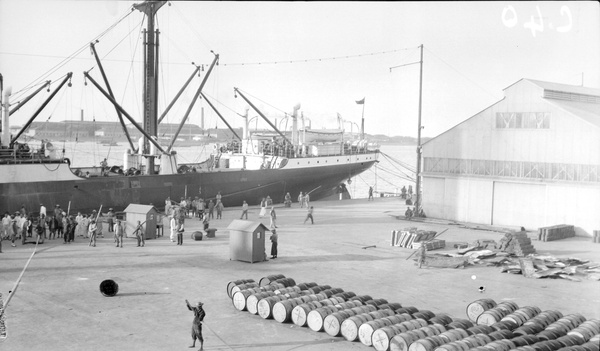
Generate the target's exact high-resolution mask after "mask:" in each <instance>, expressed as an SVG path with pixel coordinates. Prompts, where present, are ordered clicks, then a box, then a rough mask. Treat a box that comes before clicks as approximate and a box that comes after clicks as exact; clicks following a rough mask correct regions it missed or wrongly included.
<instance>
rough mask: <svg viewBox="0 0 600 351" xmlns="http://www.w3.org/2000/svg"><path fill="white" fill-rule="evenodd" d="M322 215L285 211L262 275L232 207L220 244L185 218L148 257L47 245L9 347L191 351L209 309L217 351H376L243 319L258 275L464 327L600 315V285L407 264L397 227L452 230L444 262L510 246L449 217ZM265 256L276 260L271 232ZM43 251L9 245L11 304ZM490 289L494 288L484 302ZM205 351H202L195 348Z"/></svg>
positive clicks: (26, 286)
mask: <svg viewBox="0 0 600 351" xmlns="http://www.w3.org/2000/svg"><path fill="white" fill-rule="evenodd" d="M311 205H313V206H314V207H315V209H314V218H315V224H313V225H311V224H310V223H306V224H303V221H304V219H305V216H306V209H301V208H300V207H299V205H298V204H297V203H294V204H293V206H292V208H284V207H283V206H281V205H280V206H277V207H276V211H277V226H278V230H277V232H278V234H279V254H278V258H277V259H269V260H268V261H266V262H260V263H254V264H250V263H246V262H240V261H232V260H230V255H229V233H228V230H227V229H226V228H227V226H228V225H229V223H231V221H232V220H234V219H238V218H239V216H240V214H241V209H240V208H227V209H225V211H224V213H223V219H220V220H211V225H210V227H214V228H217V229H218V231H217V232H216V237H215V238H204V240H202V241H194V240H192V239H190V235H191V232H193V231H194V230H197V229H200V228H201V223H200V222H199V221H198V220H197V219H188V220H186V232H185V234H184V242H183V245H182V246H177V245H176V244H175V243H173V242H171V240H170V239H169V233H168V229H167V228H165V229H166V230H165V235H164V236H163V237H160V238H157V239H153V240H147V241H146V246H145V247H137V246H136V241H135V239H125V244H124V247H123V248H117V247H115V244H114V242H113V237H112V233H110V235H109V234H108V233H106V229H105V233H104V238H103V239H99V240H98V243H97V246H96V247H89V246H88V243H87V241H86V239H83V238H80V237H76V238H75V243H71V244H63V241H62V239H57V240H46V242H45V243H44V244H43V245H38V247H37V253H36V254H35V255H34V256H33V258H32V260H31V262H30V264H29V266H28V268H27V270H26V271H25V273H24V275H23V277H22V280H21V282H20V284H19V285H18V289H17V290H16V293H15V294H14V296H13V297H12V300H11V301H10V303H9V305H8V306H7V308H6V313H5V321H6V326H7V332H8V337H7V338H6V339H5V340H4V341H0V350H3V351H4V350H6V351H9V350H10V351H12V350H61V351H66V350H78V351H79V350H186V349H188V346H190V345H191V341H192V340H191V336H190V330H191V322H192V319H193V314H192V312H190V311H189V310H188V309H187V307H186V304H185V299H188V300H189V301H190V303H192V304H195V303H196V302H198V301H202V302H203V303H204V308H205V310H206V318H205V320H204V325H203V334H204V339H205V343H204V349H205V350H367V349H369V348H368V347H367V346H365V345H363V344H361V343H360V342H348V341H346V340H345V339H344V338H343V337H335V338H334V337H331V336H329V335H327V334H326V333H324V332H314V331H312V330H310V329H309V328H302V327H298V326H296V325H294V324H292V323H283V324H282V323H278V322H276V321H275V320H272V319H269V320H265V319H263V318H261V317H260V316H258V315H252V314H250V313H248V312H241V311H238V310H237V309H235V308H234V306H233V304H232V301H231V299H230V298H229V297H228V296H227V292H226V286H227V283H228V282H229V281H233V280H238V279H247V278H251V279H254V280H255V281H257V282H258V281H259V279H260V278H262V277H265V276H267V275H272V274H283V275H285V276H286V277H291V278H293V279H294V280H295V281H296V283H302V282H316V283H319V284H327V285H331V286H332V287H339V288H343V289H344V290H345V291H353V292H355V293H356V294H357V295H370V296H372V297H373V298H383V299H386V300H388V301H389V302H399V303H401V304H402V306H415V307H417V308H418V309H420V310H430V311H432V312H434V313H447V314H449V315H450V316H452V317H456V318H467V316H466V312H465V311H466V306H467V305H468V304H469V303H471V302H473V301H475V300H477V299H481V298H491V299H493V300H495V301H496V302H500V301H503V300H511V301H514V302H516V303H517V304H518V305H519V306H520V307H523V306H538V307H539V308H540V309H541V310H542V311H544V310H558V311H560V312H562V313H563V314H564V315H567V314H571V313H581V314H583V315H584V316H585V317H586V318H588V319H591V318H596V319H597V318H600V282H598V281H591V280H584V281H581V282H573V281H569V280H564V279H528V278H525V277H524V276H522V275H515V274H507V273H500V268H498V267H486V266H483V265H476V266H468V267H466V268H464V269H449V268H423V269H419V268H418V267H416V266H415V262H414V261H413V260H412V259H409V260H407V257H409V256H410V255H411V254H412V253H413V252H414V251H413V250H411V249H407V248H400V247H392V246H390V232H391V230H400V229H403V228H406V227H417V228H418V229H423V230H434V231H437V232H441V231H442V230H444V229H448V230H447V231H446V232H444V233H443V235H442V236H441V237H440V239H444V240H445V241H446V248H445V249H443V250H436V251H432V253H433V252H453V253H454V252H456V249H454V248H453V244H454V243H456V242H473V241H474V240H477V239H490V240H496V241H498V240H500V238H501V237H502V236H503V234H502V233H501V232H497V231H489V230H477V229H471V228H470V226H462V225H457V224H456V223H451V222H449V221H444V220H435V219H428V220H426V221H424V222H415V221H406V220H404V219H399V218H398V216H403V214H404V211H405V210H406V205H404V202H403V201H402V200H400V199H399V198H376V199H375V201H367V200H366V199H358V200H344V201H322V202H313V203H311ZM258 213H259V209H258V208H256V207H253V208H251V209H250V211H249V219H250V220H255V221H262V222H263V223H264V224H265V225H266V226H267V227H268V226H269V218H268V217H266V218H262V219H261V218H258ZM528 229H529V228H528ZM531 229H533V228H531ZM533 245H534V247H535V249H536V250H537V252H538V253H539V254H548V255H553V256H556V257H563V258H564V257H575V258H579V259H589V260H595V261H600V244H594V243H592V242H591V239H588V238H579V237H577V238H570V239H564V240H559V241H553V242H540V241H537V240H534V241H533ZM265 246H266V251H267V255H268V254H269V251H270V247H271V244H270V242H269V241H268V235H267V243H266V245H265ZM367 246H371V247H369V248H365V247H367ZM34 247H35V245H33V244H26V245H25V246H22V245H20V244H19V245H18V246H17V247H16V248H13V247H10V242H6V241H4V242H3V251H4V252H3V253H2V254H0V292H1V293H2V295H3V299H4V301H6V299H7V297H8V295H9V292H10V291H11V290H12V289H13V286H14V284H15V282H16V281H17V279H18V277H19V275H20V274H21V272H22V270H23V267H24V266H25V264H26V263H27V261H28V259H29V257H30V256H31V253H32V252H33V250H34ZM268 256H270V255H268ZM413 257H414V256H413ZM106 279H112V280H114V281H115V282H117V283H118V285H119V292H118V294H117V295H116V296H114V297H105V296H103V295H102V294H101V293H100V291H99V285H100V283H101V282H102V281H103V280H106ZM480 287H484V288H485V290H484V291H483V292H481V291H480ZM199 346H200V345H199V343H197V344H196V349H198V348H199Z"/></svg>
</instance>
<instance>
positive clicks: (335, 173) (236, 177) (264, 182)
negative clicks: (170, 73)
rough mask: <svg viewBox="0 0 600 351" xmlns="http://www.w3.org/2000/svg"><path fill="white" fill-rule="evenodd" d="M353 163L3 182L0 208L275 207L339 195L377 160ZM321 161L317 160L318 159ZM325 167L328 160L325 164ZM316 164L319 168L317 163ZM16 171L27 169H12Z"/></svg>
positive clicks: (42, 168) (48, 167)
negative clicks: (305, 197) (204, 203)
mask: <svg viewBox="0 0 600 351" xmlns="http://www.w3.org/2000/svg"><path fill="white" fill-rule="evenodd" d="M364 156H365V158H364V159H363V160H362V162H361V160H357V161H356V162H351V163H340V164H331V165H327V166H323V165H320V166H315V167H301V168H289V169H286V168H280V169H261V170H240V169H223V170H213V171H210V172H198V173H184V174H170V175H138V176H109V177H92V178H81V177H74V178H75V179H70V180H51V178H48V179H49V180H47V181H30V182H4V183H0V208H2V209H3V210H5V211H9V212H14V211H16V210H18V209H20V208H21V206H22V205H25V207H26V208H27V209H28V210H29V211H30V212H33V213H35V212H37V211H39V208H40V204H44V206H45V207H46V208H48V209H52V208H54V206H55V205H56V204H58V205H60V206H61V208H63V210H67V208H68V206H69V203H70V210H71V212H70V213H71V214H72V213H74V212H76V211H82V212H88V213H89V212H91V211H92V210H94V209H96V210H97V209H98V208H99V207H100V205H102V206H103V211H106V210H108V208H109V207H112V208H114V209H115V210H116V211H120V210H123V209H124V208H125V207H127V206H128V205H129V204H131V203H137V204H153V205H154V206H156V207H157V208H159V209H161V208H163V207H164V205H165V199H166V198H167V197H170V198H171V199H172V200H173V201H176V202H179V199H180V198H181V197H183V196H187V197H191V198H192V199H193V198H194V197H196V196H198V197H202V198H204V199H205V200H208V199H214V197H215V195H216V194H217V192H219V191H220V192H221V195H222V201H223V204H224V205H225V206H226V207H231V206H241V205H242V202H243V201H244V200H245V201H247V202H248V204H250V205H256V204H259V203H260V200H261V199H262V198H263V197H266V196H267V195H268V196H270V197H271V198H272V199H273V201H274V202H275V203H282V202H283V200H284V196H285V194H286V193H288V192H289V193H290V195H291V196H292V199H293V201H294V202H296V200H297V197H298V194H299V193H300V192H303V193H306V192H309V193H310V199H311V200H318V199H321V198H324V197H327V196H331V195H334V194H336V193H338V192H339V191H340V186H341V184H342V183H343V182H345V181H347V180H348V179H350V178H351V177H353V176H356V175H358V174H360V173H362V172H364V171H365V170H367V169H369V168H370V167H371V166H372V165H373V164H374V163H375V162H377V161H376V153H373V154H369V155H364ZM316 159H317V158H313V160H316ZM321 162H323V161H321ZM314 163H317V162H316V161H314ZM13 167H24V166H23V165H13ZM29 167H34V168H32V169H31V170H30V171H29V172H35V169H36V168H37V169H38V170H39V171H40V172H44V173H45V172H48V173H51V172H50V171H52V169H54V168H58V167H61V168H63V172H69V173H71V172H70V169H64V168H68V167H69V166H68V165H67V164H65V163H62V164H60V163H57V164H37V165H29Z"/></svg>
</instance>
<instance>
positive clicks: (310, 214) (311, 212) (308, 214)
mask: <svg viewBox="0 0 600 351" xmlns="http://www.w3.org/2000/svg"><path fill="white" fill-rule="evenodd" d="M312 214H313V206H310V207H309V208H308V212H307V213H306V218H305V219H304V223H306V221H308V219H309V218H310V224H315V222H314V220H313V215H312Z"/></svg>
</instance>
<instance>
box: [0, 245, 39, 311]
mask: <svg viewBox="0 0 600 351" xmlns="http://www.w3.org/2000/svg"><path fill="white" fill-rule="evenodd" d="M25 235H26V234H25ZM39 242H40V236H39V235H38V237H37V240H36V241H35V247H34V248H33V252H32V253H31V256H30V257H29V260H27V263H26V264H25V267H23V271H21V274H20V275H19V278H17V281H16V282H15V285H14V286H13V288H12V290H11V291H9V293H8V298H7V299H6V302H5V303H4V309H3V310H2V311H0V319H2V317H3V316H4V312H6V308H8V303H9V302H10V299H12V297H13V296H14V294H15V293H16V292H17V288H18V287H19V283H20V282H21V278H23V274H25V270H27V267H28V266H29V263H30V262H31V259H32V258H33V255H35V253H36V251H37V247H38V243H39Z"/></svg>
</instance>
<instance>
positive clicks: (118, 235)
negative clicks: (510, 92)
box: [115, 219, 123, 248]
mask: <svg viewBox="0 0 600 351" xmlns="http://www.w3.org/2000/svg"><path fill="white" fill-rule="evenodd" d="M115 239H117V247H121V248H122V247H123V224H122V223H121V220H120V219H117V223H116V224H115Z"/></svg>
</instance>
